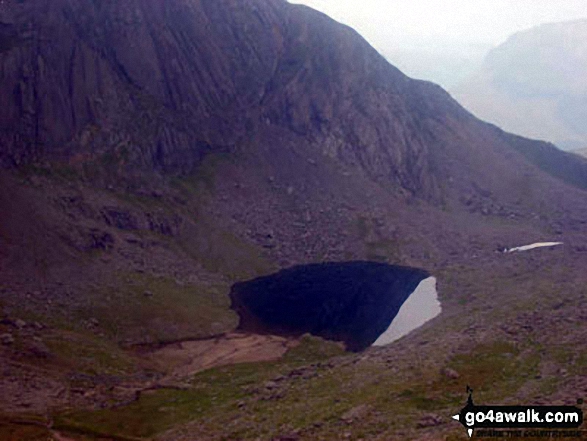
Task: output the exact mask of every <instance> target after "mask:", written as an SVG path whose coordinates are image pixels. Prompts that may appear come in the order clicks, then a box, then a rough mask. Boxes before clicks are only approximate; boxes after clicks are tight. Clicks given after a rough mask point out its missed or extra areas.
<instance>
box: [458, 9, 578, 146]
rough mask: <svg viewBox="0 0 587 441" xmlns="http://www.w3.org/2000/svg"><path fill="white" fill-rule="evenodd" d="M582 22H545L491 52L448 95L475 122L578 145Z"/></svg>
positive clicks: (561, 144)
mask: <svg viewBox="0 0 587 441" xmlns="http://www.w3.org/2000/svg"><path fill="white" fill-rule="evenodd" d="M585 41H587V20H576V21H570V22H563V23H552V24H544V25H540V26H538V27H535V28H532V29H529V30H527V31H523V32H519V33H517V34H515V35H513V36H512V37H510V38H509V39H508V40H507V41H506V42H505V43H503V44H502V45H500V46H498V47H497V48H495V49H493V50H492V51H491V52H490V53H489V54H488V55H487V57H486V59H485V61H484V63H483V66H482V67H481V68H480V69H479V70H478V71H477V72H476V73H474V74H472V75H471V76H470V77H469V78H468V79H466V80H464V81H463V83H462V84H460V85H459V86H457V87H455V88H454V89H453V90H451V92H452V93H453V95H454V96H455V98H456V99H457V100H458V101H459V102H460V103H461V104H463V105H464V106H465V107H466V108H467V109H469V110H470V111H471V112H473V113H474V114H475V115H477V116H478V117H479V118H482V119H485V120H487V121H490V122H493V123H494V124H497V125H498V126H500V127H501V128H503V129H504V130H507V131H511V132H513V133H518V134H520V135H523V136H527V137H530V138H535V139H543V140H547V141H550V142H553V143H555V144H556V145H557V146H559V147H560V148H563V149H574V148H579V147H583V146H584V145H585V142H586V141H587V131H586V129H585V126H584V124H583V121H585V119H586V118H587V81H585V76H586V74H587V70H586V69H587V68H586V66H587V44H586V43H585Z"/></svg>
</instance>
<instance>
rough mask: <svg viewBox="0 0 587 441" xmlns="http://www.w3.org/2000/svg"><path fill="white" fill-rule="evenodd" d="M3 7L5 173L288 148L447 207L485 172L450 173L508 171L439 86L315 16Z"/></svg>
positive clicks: (67, 4) (192, 164)
mask: <svg viewBox="0 0 587 441" xmlns="http://www.w3.org/2000/svg"><path fill="white" fill-rule="evenodd" d="M2 8H3V14H2V27H1V29H0V32H1V34H0V36H1V37H0V38H1V41H2V56H1V58H0V66H1V70H0V72H1V74H0V75H1V81H2V84H3V85H4V87H5V88H6V90H10V91H11V93H7V94H3V95H2V97H1V98H0V99H1V100H2V101H0V109H1V110H0V137H1V138H0V146H1V147H0V155H1V156H0V159H1V161H2V163H3V164H5V165H17V164H23V163H30V162H31V161H43V160H54V159H59V160H61V161H65V162H67V163H69V164H80V163H87V162H90V161H98V162H99V164H100V165H101V166H103V165H104V164H109V165H112V164H113V163H114V164H116V165H117V166H118V169H119V170H120V171H124V172H123V173H131V172H132V171H136V170H137V168H139V169H146V170H153V169H155V170H160V171H166V172H171V173H184V174H185V173H189V172H191V171H193V170H194V169H195V168H196V167H197V165H198V164H200V163H201V160H202V158H203V157H204V156H205V155H206V154H208V153H210V152H219V151H222V152H226V151H235V150H237V149H239V148H243V146H244V145H247V144H249V145H250V144H252V146H251V147H247V148H248V149H249V151H250V150H251V149H253V148H256V149H257V152H254V153H257V154H260V153H261V151H260V150H261V149H259V147H263V146H264V145H266V144H271V143H273V142H275V141H274V139H278V140H279V141H278V142H281V143H282V144H285V143H286V141H287V140H291V142H292V143H295V144H305V145H308V146H311V148H312V149H313V150H314V151H315V152H316V153H318V154H319V155H321V156H326V157H330V158H334V159H335V160H336V161H338V162H340V163H342V164H345V165H347V166H350V167H355V168H359V169H361V170H362V171H363V172H365V173H366V174H367V175H368V176H369V177H370V178H371V179H376V180H379V181H380V182H382V183H384V184H385V185H390V184H391V185H394V186H396V188H398V189H401V190H402V191H406V192H408V193H410V194H413V195H417V196H420V197H424V198H436V199H438V198H439V197H440V195H441V193H442V187H443V184H441V181H446V180H449V179H450V178H451V176H452V177H453V178H455V176H454V175H456V174H463V173H466V172H472V170H465V172H463V171H462V169H463V168H464V167H462V164H461V167H460V169H459V170H452V169H451V167H449V166H448V165H449V164H450V163H451V161H453V160H461V162H466V161H467V159H466V158H467V157H471V158H478V157H479V155H485V156H486V158H485V159H486V160H485V161H484V162H485V163H487V160H489V161H491V162H493V163H495V162H497V161H499V158H497V157H495V158H494V157H491V156H495V153H497V152H493V150H495V149H491V151H490V152H487V151H485V150H487V149H485V148H483V147H482V146H479V147H476V146H475V145H476V144H480V140H481V139H482V138H484V137H487V136H488V135H487V131H486V130H485V129H484V128H482V127H481V126H478V124H477V123H476V122H475V121H474V120H473V119H472V118H471V117H470V116H469V115H468V114H467V113H466V112H464V111H463V110H462V109H461V108H460V107H459V106H458V105H457V104H456V103H455V102H454V101H452V100H451V99H450V98H449V97H448V95H447V94H445V93H444V92H443V91H442V90H441V89H440V88H438V87H437V86H434V85H432V84H428V83H424V82H419V81H414V80H411V79H409V78H407V77H405V76H404V75H403V74H401V73H400V72H399V71H398V70H397V69H395V68H394V67H392V66H391V65H389V64H388V63H387V62H386V61H385V60H384V59H383V58H382V57H381V56H380V55H379V54H378V53H377V52H376V51H375V50H373V49H372V48H371V47H369V45H368V44H367V43H366V42H365V41H364V40H362V39H361V38H360V37H359V36H357V35H356V34H355V32H354V31H353V30H351V29H349V28H346V27H343V26H340V25H338V24H337V23H335V22H333V21H332V20H330V19H329V18H327V17H326V16H324V15H321V14H319V13H316V12H315V11H312V10H310V9H308V8H305V7H301V6H293V5H288V4H286V3H285V2H281V1H270V2H261V1H247V2H239V3H235V2H230V1H219V2H212V1H207V0H201V1H173V2H168V3H165V4H162V3H160V2H156V1H154V0H148V1H140V2H139V1H138V0H135V1H129V2H125V3H124V4H120V3H118V2H94V1H91V0H84V1H76V2H73V1H67V0H58V1H52V2H48V1H42V0H35V1H27V2H5V3H4V4H3V5H2ZM465 127H470V128H471V129H472V131H469V133H467V132H468V131H467V130H465V129H464V128H465ZM477 131H478V132H477ZM455 135H456V136H455ZM489 137H490V138H491V136H490V135H489ZM488 142H489V143H494V144H496V141H495V140H494V139H487V140H484V141H482V143H483V144H485V143H488ZM479 149H482V150H484V151H483V152H479V151H476V150H479ZM502 154H503V152H502ZM463 159H464V160H463ZM465 168H466V167H465ZM458 178H459V179H461V177H460V176H459V177H458Z"/></svg>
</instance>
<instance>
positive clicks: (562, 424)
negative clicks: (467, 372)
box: [452, 386, 583, 438]
mask: <svg viewBox="0 0 587 441" xmlns="http://www.w3.org/2000/svg"><path fill="white" fill-rule="evenodd" d="M467 393H468V395H469V398H468V399H467V404H466V406H465V407H463V408H462V409H461V411H460V412H459V413H458V414H456V415H454V416H453V417H452V418H453V419H454V420H456V421H459V422H460V423H461V424H462V425H463V426H464V427H465V429H466V430H467V433H468V434H469V438H470V437H472V436H473V432H474V430H475V429H481V428H482V429H551V430H560V429H578V428H579V427H580V426H581V425H582V424H583V411H582V410H581V409H579V408H578V407H575V406H477V405H475V403H474V402H473V389H471V388H470V387H469V386H467ZM579 403H581V401H579ZM533 435H536V434H535V433H533Z"/></svg>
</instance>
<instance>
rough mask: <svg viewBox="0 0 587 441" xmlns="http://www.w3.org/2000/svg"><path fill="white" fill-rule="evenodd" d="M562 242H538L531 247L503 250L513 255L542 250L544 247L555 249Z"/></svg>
mask: <svg viewBox="0 0 587 441" xmlns="http://www.w3.org/2000/svg"><path fill="white" fill-rule="evenodd" d="M562 244H563V243H562V242H538V243H533V244H531V245H524V246H522V247H515V248H510V249H507V250H505V252H506V253H513V252H516V251H528V250H533V249H534V248H544V247H555V246H558V245H562Z"/></svg>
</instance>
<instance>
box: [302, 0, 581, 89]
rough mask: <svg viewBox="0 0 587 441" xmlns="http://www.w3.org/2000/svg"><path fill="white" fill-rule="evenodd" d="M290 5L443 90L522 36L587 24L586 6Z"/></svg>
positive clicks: (379, 1) (501, 2) (524, 1)
mask: <svg viewBox="0 0 587 441" xmlns="http://www.w3.org/2000/svg"><path fill="white" fill-rule="evenodd" d="M291 2H292V3H303V4H306V5H308V6H311V7H313V8H315V9H318V10H320V11H322V12H324V13H326V14H328V15H329V16H331V17H332V18H334V19H335V20H338V21H340V22H342V23H345V24H348V25H349V26H351V27H353V28H354V29H356V30H357V31H358V32H360V33H361V34H362V35H363V37H365V38H366V39H367V40H368V41H369V42H370V43H371V44H372V45H373V46H374V47H375V48H376V49H378V50H379V51H380V52H381V53H382V54H383V55H385V56H386V57H387V58H388V59H389V60H390V61H391V62H392V63H394V64H397V65H398V67H400V68H401V69H403V70H405V71H407V72H406V73H408V74H412V75H414V74H416V75H415V76H419V77H424V76H426V75H427V64H429V65H430V70H431V72H430V74H428V76H429V77H432V78H426V79H432V80H436V81H438V82H440V83H441V84H442V82H443V81H445V82H450V81H451V79H450V77H451V75H450V72H445V71H449V70H451V69H453V70H455V71H459V72H460V71H462V72H460V73H459V72H454V75H456V76H462V75H464V74H465V73H466V72H465V71H467V70H468V69H472V68H474V67H475V65H477V64H478V63H479V62H480V59H481V58H482V57H483V55H484V54H485V53H486V52H487V50H489V49H490V48H491V47H493V46H496V45H498V44H500V43H502V42H504V41H505V40H506V39H507V37H508V36H510V35H511V34H513V33H515V32H517V31H520V30H524V29H528V28H531V27H533V26H536V25H538V24H541V23H549V22H556V21H565V20H573V19H578V18H587V0H292V1H291ZM423 54H427V55H428V57H426V56H424V55H423ZM428 60H429V61H428ZM433 71H437V72H433ZM434 76H437V77H438V78H434ZM445 76H446V77H447V78H444V77H445ZM453 80H454V78H453ZM445 85H446V84H445Z"/></svg>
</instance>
